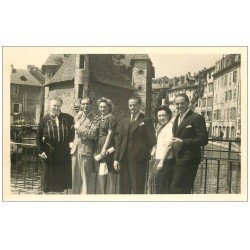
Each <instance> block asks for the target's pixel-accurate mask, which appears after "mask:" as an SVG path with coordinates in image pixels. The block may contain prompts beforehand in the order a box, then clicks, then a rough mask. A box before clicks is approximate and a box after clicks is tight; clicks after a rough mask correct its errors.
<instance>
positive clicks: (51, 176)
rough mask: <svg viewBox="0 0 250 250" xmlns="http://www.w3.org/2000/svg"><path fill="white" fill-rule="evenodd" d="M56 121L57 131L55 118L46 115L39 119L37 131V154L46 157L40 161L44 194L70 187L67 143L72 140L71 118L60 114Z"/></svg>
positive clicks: (72, 124)
mask: <svg viewBox="0 0 250 250" xmlns="http://www.w3.org/2000/svg"><path fill="white" fill-rule="evenodd" d="M58 120H59V130H58V127H57V124H56V120H55V118H53V116H51V115H50V114H47V115H45V116H44V117H42V118H41V120H40V123H39V125H38V130H37V136H36V145H37V150H38V153H39V154H41V153H42V152H45V153H46V155H47V159H42V163H43V177H42V186H43V191H44V192H63V191H64V190H65V189H70V188H71V187H72V171H71V156H70V147H69V143H70V142H73V140H74V128H73V126H74V122H73V117H72V116H70V115H69V114H65V113H60V114H59V116H58Z"/></svg>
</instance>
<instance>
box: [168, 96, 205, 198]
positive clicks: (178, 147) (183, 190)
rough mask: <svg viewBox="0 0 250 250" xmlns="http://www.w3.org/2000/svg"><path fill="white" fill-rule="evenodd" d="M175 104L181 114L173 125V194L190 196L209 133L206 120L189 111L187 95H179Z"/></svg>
mask: <svg viewBox="0 0 250 250" xmlns="http://www.w3.org/2000/svg"><path fill="white" fill-rule="evenodd" d="M175 104H176V108H177V111H178V113H179V114H178V115H177V117H176V118H175V121H174V124H173V139H172V146H173V148H174V153H175V160H176V166H175V171H174V176H173V180H172V183H171V193H174V194H190V193H191V190H192V187H193V183H194V180H195V176H196V173H197V169H198V166H199V164H200V161H201V146H204V145H206V144H207V143H208V133H207V129H206V124H205V120H204V118H203V117H202V116H201V115H199V114H196V113H194V112H193V111H192V110H190V109H189V99H188V97H187V95H186V94H179V95H177V97H176V98H175Z"/></svg>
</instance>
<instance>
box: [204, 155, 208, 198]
mask: <svg viewBox="0 0 250 250" xmlns="http://www.w3.org/2000/svg"><path fill="white" fill-rule="evenodd" d="M207 161H208V160H207V159H206V161H205V180H204V194H206V192H207Z"/></svg>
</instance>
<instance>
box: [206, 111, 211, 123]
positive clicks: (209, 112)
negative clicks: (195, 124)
mask: <svg viewBox="0 0 250 250" xmlns="http://www.w3.org/2000/svg"><path fill="white" fill-rule="evenodd" d="M211 118H212V112H211V111H207V120H208V121H211Z"/></svg>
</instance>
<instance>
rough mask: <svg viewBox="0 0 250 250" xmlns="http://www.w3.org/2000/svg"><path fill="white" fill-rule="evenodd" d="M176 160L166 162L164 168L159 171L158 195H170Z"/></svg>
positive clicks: (157, 178)
mask: <svg viewBox="0 0 250 250" xmlns="http://www.w3.org/2000/svg"><path fill="white" fill-rule="evenodd" d="M174 162H175V161H174V159H167V160H165V161H164V164H163V168H162V169H161V170H157V173H156V177H155V192H156V194H170V186H171V183H172V179H173V171H174Z"/></svg>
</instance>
